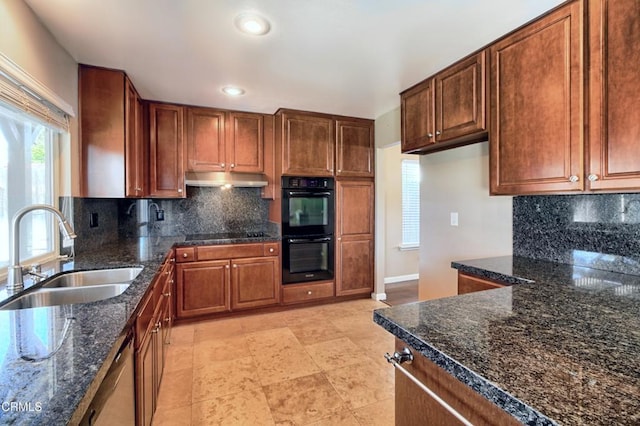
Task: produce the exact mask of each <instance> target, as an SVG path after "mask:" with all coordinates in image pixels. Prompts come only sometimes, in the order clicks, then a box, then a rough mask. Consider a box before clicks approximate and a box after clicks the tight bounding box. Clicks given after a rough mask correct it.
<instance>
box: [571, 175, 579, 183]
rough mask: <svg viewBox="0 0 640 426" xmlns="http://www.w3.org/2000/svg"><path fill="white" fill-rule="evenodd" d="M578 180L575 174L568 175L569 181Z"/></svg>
mask: <svg viewBox="0 0 640 426" xmlns="http://www.w3.org/2000/svg"><path fill="white" fill-rule="evenodd" d="M579 180H580V178H579V177H578V176H576V175H571V176H569V182H572V183H575V182H577V181H579Z"/></svg>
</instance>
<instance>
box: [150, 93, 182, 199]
mask: <svg viewBox="0 0 640 426" xmlns="http://www.w3.org/2000/svg"><path fill="white" fill-rule="evenodd" d="M183 111H184V110H183V108H182V107H180V106H176V105H168V104H153V103H152V104H149V133H150V134H149V142H150V156H151V158H150V165H149V168H150V176H149V178H150V195H151V196H152V197H166V198H181V197H184V196H185V194H184V163H183V162H184V137H183V135H184V132H183V129H184V124H183V115H184V114H183Z"/></svg>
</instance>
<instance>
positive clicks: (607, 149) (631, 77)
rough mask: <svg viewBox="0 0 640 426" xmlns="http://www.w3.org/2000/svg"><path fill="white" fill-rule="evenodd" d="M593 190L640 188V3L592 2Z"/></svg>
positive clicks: (622, 0)
mask: <svg viewBox="0 0 640 426" xmlns="http://www.w3.org/2000/svg"><path fill="white" fill-rule="evenodd" d="M588 34H589V40H588V42H589V53H590V54H589V60H590V63H589V149H588V158H589V160H588V165H587V167H586V168H585V176H586V179H587V185H588V189H591V190H620V191H623V190H636V191H637V190H639V189H640V156H639V155H638V143H639V142H640V120H639V119H638V114H637V112H638V111H640V79H639V78H638V64H640V2H638V1H637V0H615V1H611V0H590V1H589V32H588Z"/></svg>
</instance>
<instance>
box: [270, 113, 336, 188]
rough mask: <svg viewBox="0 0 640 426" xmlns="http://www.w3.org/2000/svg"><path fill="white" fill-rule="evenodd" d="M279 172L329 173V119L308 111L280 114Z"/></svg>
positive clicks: (306, 174)
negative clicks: (306, 112)
mask: <svg viewBox="0 0 640 426" xmlns="http://www.w3.org/2000/svg"><path fill="white" fill-rule="evenodd" d="M281 118H282V123H281V125H282V126H283V128H282V138H283V140H282V142H281V143H282V174H284V175H300V176H333V155H334V152H333V151H334V150H333V149H334V130H333V120H332V119H331V118H328V117H324V116H316V115H312V114H309V115H307V114H291V113H283V114H282V117H281Z"/></svg>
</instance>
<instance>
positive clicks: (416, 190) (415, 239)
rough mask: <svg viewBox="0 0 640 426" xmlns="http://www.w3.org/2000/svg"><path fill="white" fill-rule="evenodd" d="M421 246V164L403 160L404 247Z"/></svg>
mask: <svg viewBox="0 0 640 426" xmlns="http://www.w3.org/2000/svg"><path fill="white" fill-rule="evenodd" d="M418 244H420V164H419V163H418V161H416V160H406V159H405V160H402V246H405V247H406V246H417V245H418Z"/></svg>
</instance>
